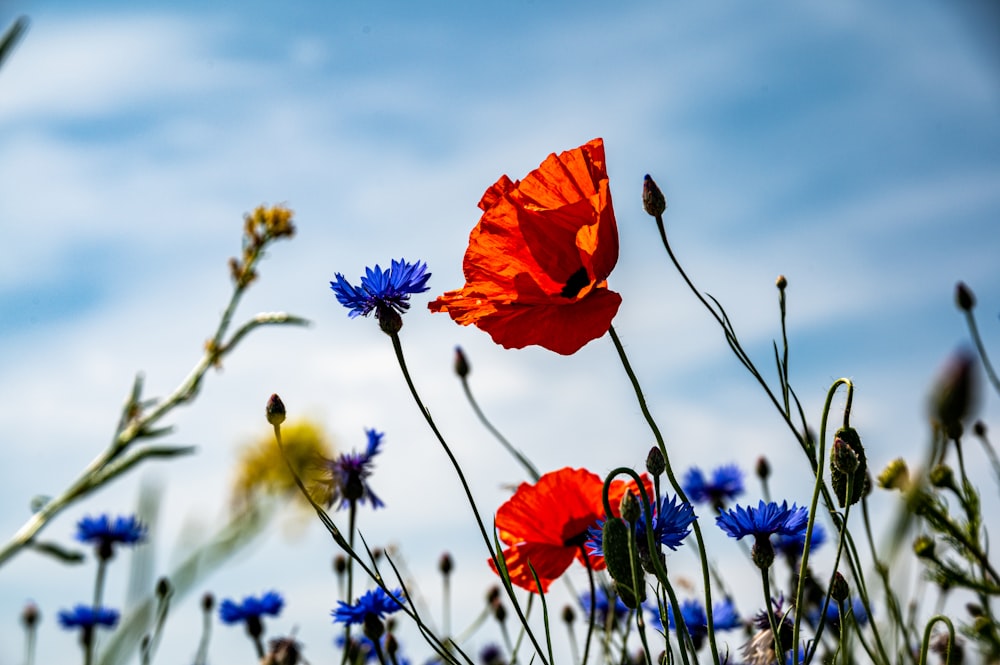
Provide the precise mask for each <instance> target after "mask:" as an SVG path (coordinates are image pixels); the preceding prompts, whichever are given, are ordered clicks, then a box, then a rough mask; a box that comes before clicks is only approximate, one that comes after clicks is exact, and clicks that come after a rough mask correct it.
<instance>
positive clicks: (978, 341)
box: [965, 309, 1000, 393]
mask: <svg viewBox="0 0 1000 665" xmlns="http://www.w3.org/2000/svg"><path fill="white" fill-rule="evenodd" d="M965 322H966V323H967V324H968V326H969V334H970V335H972V342H973V343H974V344H975V345H976V351H978V352H979V357H980V358H981V359H982V361H983V367H984V368H985V369H986V376H988V377H989V379H990V383H992V384H993V389H994V390H996V391H997V392H998V393H1000V378H998V377H997V373H996V370H994V369H993V364H992V363H990V358H989V356H988V355H986V346H985V345H984V344H983V338H982V337H980V335H979V326H978V325H976V317H975V316H973V315H972V310H971V309H970V310H966V312H965Z"/></svg>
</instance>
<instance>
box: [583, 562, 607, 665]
mask: <svg viewBox="0 0 1000 665" xmlns="http://www.w3.org/2000/svg"><path fill="white" fill-rule="evenodd" d="M580 552H582V553H583V561H584V565H586V566H587V581H588V582H590V607H589V608H587V609H588V611H589V616H588V617H587V639H586V641H585V642H584V643H583V660H581V661H580V663H581V664H582V665H587V658H588V657H589V656H590V641H591V639H592V638H593V636H594V622H595V621H596V617H597V585H596V584H595V583H594V567H593V566H592V565H591V564H590V557H589V556H588V555H587V550H586V548H584V546H583V545H581V546H580ZM608 605H609V607H610V608H612V609H609V610H608V612H609V613H610V612H612V611H613V608H614V605H613V604H612V603H611V602H610V601H609V602H608Z"/></svg>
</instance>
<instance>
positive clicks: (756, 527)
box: [715, 501, 809, 541]
mask: <svg viewBox="0 0 1000 665" xmlns="http://www.w3.org/2000/svg"><path fill="white" fill-rule="evenodd" d="M808 520H809V509H808V508H806V507H805V506H802V507H801V508H799V507H797V506H796V505H795V504H794V503H793V504H792V507H791V508H789V507H788V502H787V501H782V502H781V505H780V506H779V505H778V504H777V503H775V502H774V501H771V502H770V503H764V502H763V501H761V502H760V503H759V504H758V506H757V507H756V508H754V507H753V506H750V507H748V508H743V507H742V506H736V508H734V509H733V510H729V511H725V512H722V513H720V514H719V515H717V516H716V518H715V522H716V524H718V525H719V527H720V528H721V529H722V530H723V531H725V532H726V533H727V534H729V536H730V537H732V538H735V539H736V540H740V539H742V538H743V536H754V537H755V538H757V539H760V538H761V537H764V538H766V537H768V536H771V535H774V534H779V535H782V536H789V537H796V538H797V537H801V538H802V539H803V541H804V540H805V529H806V522H807V521H808Z"/></svg>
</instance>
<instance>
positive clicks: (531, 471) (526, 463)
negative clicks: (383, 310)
mask: <svg viewBox="0 0 1000 665" xmlns="http://www.w3.org/2000/svg"><path fill="white" fill-rule="evenodd" d="M459 378H460V379H461V380H462V390H463V391H465V397H466V399H468V400H469V404H470V405H471V406H472V410H473V411H475V413H476V417H477V418H479V421H480V422H481V423H482V424H483V426H484V427H485V428H486V429H487V430H488V431H489V433H490V434H492V435H493V437H494V438H495V439H496V440H497V441H499V442H500V445H501V446H503V447H504V450H506V451H507V452H508V453H510V455H511V457H513V458H514V459H515V460H517V462H518V464H520V465H521V466H522V467H524V470H525V471H527V472H528V475H529V476H531V479H532V480H533V481H535V482H538V479H539V478H540V477H541V476H540V474H539V473H538V470H537V469H536V468H535V466H534V465H533V464H532V463H531V460H529V459H528V458H527V457H525V456H524V453H522V452H521V451H520V450H518V449H517V448H515V447H514V446H513V445H511V443H510V441H508V440H507V438H506V437H505V436H504V435H503V434H501V433H500V430H498V429H497V428H496V427H494V426H493V423H491V422H490V421H489V419H488V418H487V417H486V414H484V413H483V411H482V409H480V408H479V403H478V402H477V401H476V398H475V397H473V396H472V389H471V388H469V380H468V377H465V376H462V377H459ZM583 662H584V663H586V662H587V661H586V660H584V661H583Z"/></svg>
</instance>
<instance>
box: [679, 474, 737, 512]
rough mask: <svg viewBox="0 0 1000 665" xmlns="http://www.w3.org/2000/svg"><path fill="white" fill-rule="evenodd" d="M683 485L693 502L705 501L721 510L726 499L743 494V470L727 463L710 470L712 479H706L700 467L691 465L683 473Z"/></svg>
mask: <svg viewBox="0 0 1000 665" xmlns="http://www.w3.org/2000/svg"><path fill="white" fill-rule="evenodd" d="M683 487H684V493H685V494H687V496H688V499H690V500H691V501H693V502H694V503H707V504H710V505H712V506H714V507H715V508H717V509H719V510H722V509H723V507H725V505H726V501H729V500H732V499H735V498H736V497H738V496H739V495H740V494H743V472H742V471H740V468H739V467H738V466H736V465H735V464H727V465H725V466H720V467H718V468H717V469H715V470H714V471H712V479H711V480H708V479H707V478H705V474H703V473H702V471H701V469H699V468H698V467H692V468H690V469H688V472H687V473H686V474H685V475H684V483H683Z"/></svg>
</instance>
